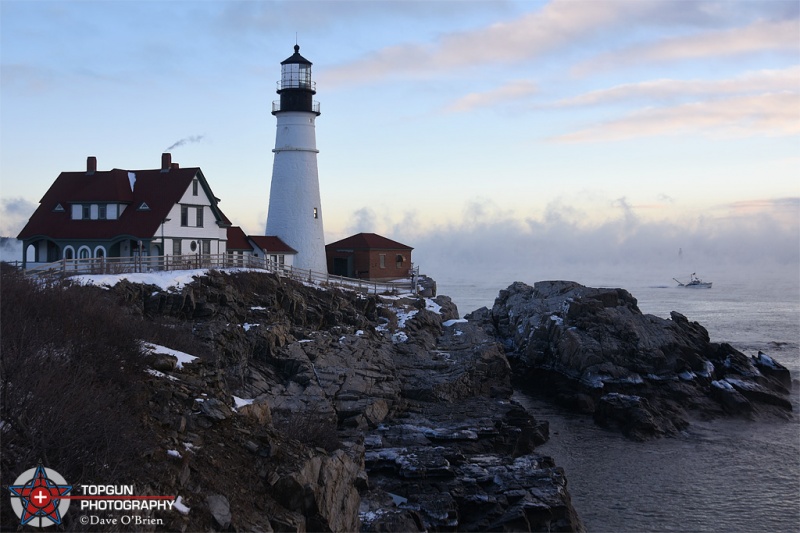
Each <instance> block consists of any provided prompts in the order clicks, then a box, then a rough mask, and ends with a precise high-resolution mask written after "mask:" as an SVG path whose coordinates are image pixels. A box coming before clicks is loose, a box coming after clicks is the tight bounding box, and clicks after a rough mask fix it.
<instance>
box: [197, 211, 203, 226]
mask: <svg viewBox="0 0 800 533" xmlns="http://www.w3.org/2000/svg"><path fill="white" fill-rule="evenodd" d="M197 227H198V228H202V227H203V208H202V207H198V208H197Z"/></svg>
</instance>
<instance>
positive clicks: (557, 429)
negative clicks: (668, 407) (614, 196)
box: [437, 267, 800, 532]
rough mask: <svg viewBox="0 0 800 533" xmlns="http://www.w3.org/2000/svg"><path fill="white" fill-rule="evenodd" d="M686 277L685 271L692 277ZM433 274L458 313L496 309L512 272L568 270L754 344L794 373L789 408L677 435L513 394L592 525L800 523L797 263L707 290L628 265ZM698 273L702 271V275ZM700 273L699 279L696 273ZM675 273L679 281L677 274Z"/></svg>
mask: <svg viewBox="0 0 800 533" xmlns="http://www.w3.org/2000/svg"><path fill="white" fill-rule="evenodd" d="M690 273H691V272H689V273H687V275H685V276H683V278H686V279H687V280H688V277H689V276H688V274H690ZM572 274H573V275H571V276H569V277H558V276H548V277H537V278H533V279H531V278H527V277H526V276H524V275H511V276H509V275H505V276H495V278H494V279H487V277H486V276H479V277H472V278H469V277H461V278H448V277H447V276H442V277H440V278H437V283H438V290H439V294H446V295H448V296H450V297H451V298H452V299H453V301H454V302H455V303H456V304H457V305H458V308H459V311H460V313H461V314H462V316H463V315H464V314H466V313H468V312H470V311H472V310H474V309H477V308H478V307H481V306H487V307H490V308H491V305H492V303H493V302H494V298H495V297H496V296H497V293H498V291H499V290H500V289H502V288H505V287H507V286H508V284H509V283H510V282H511V281H515V280H518V281H524V282H526V283H528V284H533V282H534V281H537V279H570V280H573V281H578V282H579V283H583V284H584V285H588V286H598V287H599V286H603V287H622V288H625V289H627V290H628V291H629V292H631V294H633V296H634V297H636V298H637V299H638V301H639V308H640V309H641V310H642V312H643V313H648V314H653V315H656V316H661V317H664V318H668V317H669V313H670V311H673V310H674V311H678V312H680V313H682V314H684V315H686V317H687V318H688V319H689V320H692V321H697V322H699V323H700V324H702V325H703V326H704V327H706V329H708V331H709V335H710V336H711V340H712V341H714V342H728V343H730V344H731V345H733V346H734V347H735V348H737V349H739V350H740V351H742V352H744V353H746V354H748V355H755V354H756V353H757V352H758V350H761V351H763V352H765V353H767V354H769V355H770V356H771V357H773V358H774V359H776V360H777V361H779V362H780V363H782V364H783V365H785V366H786V367H787V368H789V370H790V371H791V372H792V375H793V378H794V387H793V390H792V404H793V407H794V412H793V417H792V418H791V419H790V420H778V419H770V420H766V421H758V422H753V421H747V420H740V419H725V420H714V421H699V420H695V421H693V422H692V424H691V426H690V427H689V429H688V430H687V431H686V432H684V433H683V434H682V435H680V436H678V437H675V438H668V439H660V440H656V441H650V442H644V443H637V442H632V441H629V440H627V439H625V438H624V437H622V436H621V435H620V434H618V433H615V432H612V431H607V430H604V429H602V428H599V427H597V426H596V425H595V424H594V422H593V421H592V419H591V417H588V416H584V415H577V414H573V413H569V412H567V411H565V410H563V409H560V408H559V407H557V406H554V405H552V404H550V403H548V402H546V401H543V400H542V399H539V398H535V397H532V396H529V395H526V394H523V393H519V392H518V393H517V394H516V396H515V398H516V400H517V401H519V402H520V403H522V404H523V405H524V406H525V407H526V408H527V409H529V410H530V412H531V413H532V414H533V415H534V416H536V417H537V418H539V419H546V420H548V421H549V422H550V441H549V442H547V443H546V444H544V445H543V446H541V447H540V448H539V451H540V452H541V453H544V454H546V455H550V456H552V457H554V459H555V461H556V464H558V465H560V466H562V467H564V469H565V470H566V474H567V479H568V480H569V490H570V493H571V495H572V499H573V504H574V505H575V508H576V509H577V511H578V513H579V514H580V516H581V519H582V520H583V521H584V524H585V525H586V527H587V529H588V530H589V531H591V532H627V531H630V532H640V531H681V532H694V531H703V532H705V531H725V532H796V531H800V383H799V382H798V381H797V380H798V379H800V273H798V270H797V269H796V268H792V267H790V268H788V269H782V270H779V271H762V270H758V271H756V272H751V273H746V272H737V271H735V270H732V271H729V272H722V271H720V272H717V273H715V274H714V276H708V278H709V279H708V281H712V282H713V283H714V285H713V287H712V288H711V289H685V288H679V287H678V286H677V283H675V282H674V281H672V280H671V278H670V277H668V276H664V275H658V276H655V275H652V273H644V274H642V273H635V272H634V273H631V272H624V273H623V272H618V271H606V272H587V273H584V274H582V273H580V272H577V273H572ZM698 274H700V273H698ZM701 277H705V276H701ZM679 279H680V278H679Z"/></svg>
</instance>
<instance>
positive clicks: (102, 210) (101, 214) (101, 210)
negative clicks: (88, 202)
mask: <svg viewBox="0 0 800 533" xmlns="http://www.w3.org/2000/svg"><path fill="white" fill-rule="evenodd" d="M97 218H99V219H100V220H105V219H106V204H100V205H98V206H97Z"/></svg>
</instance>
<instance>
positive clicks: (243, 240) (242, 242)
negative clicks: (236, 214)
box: [226, 226, 253, 252]
mask: <svg viewBox="0 0 800 533" xmlns="http://www.w3.org/2000/svg"><path fill="white" fill-rule="evenodd" d="M226 249H228V250H245V251H248V252H252V251H253V247H252V246H251V245H250V243H249V242H248V240H247V235H245V234H244V231H243V230H242V228H240V227H239V226H231V227H229V228H228V244H227V245H226Z"/></svg>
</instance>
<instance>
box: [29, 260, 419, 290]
mask: <svg viewBox="0 0 800 533" xmlns="http://www.w3.org/2000/svg"><path fill="white" fill-rule="evenodd" d="M236 268H247V269H257V270H264V271H266V272H271V273H274V274H277V275H278V276H283V277H288V278H291V279H294V280H296V281H300V282H303V283H308V284H313V285H319V286H328V287H330V286H334V287H342V288H348V289H353V290H358V291H360V292H365V293H372V294H386V293H389V294H398V293H408V292H411V293H416V292H417V287H416V285H417V284H416V277H417V271H416V270H415V269H412V272H413V274H412V276H411V277H410V278H407V279H402V280H397V281H372V280H366V279H355V278H347V277H343V276H334V275H331V274H328V273H327V272H315V271H312V270H304V269H298V268H294V267H291V266H284V265H280V264H278V263H275V262H273V261H269V260H267V259H265V258H261V257H253V256H251V255H244V256H238V255H229V254H190V255H165V256H138V257H99V258H90V259H62V260H60V261H56V262H53V263H47V264H39V265H36V266H33V267H30V268H28V269H26V271H25V273H26V275H29V276H36V277H39V278H41V279H46V280H49V281H57V280H62V279H65V278H68V277H70V276H78V275H92V274H131V273H147V272H159V271H174V270H196V269H214V270H227V269H236Z"/></svg>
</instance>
